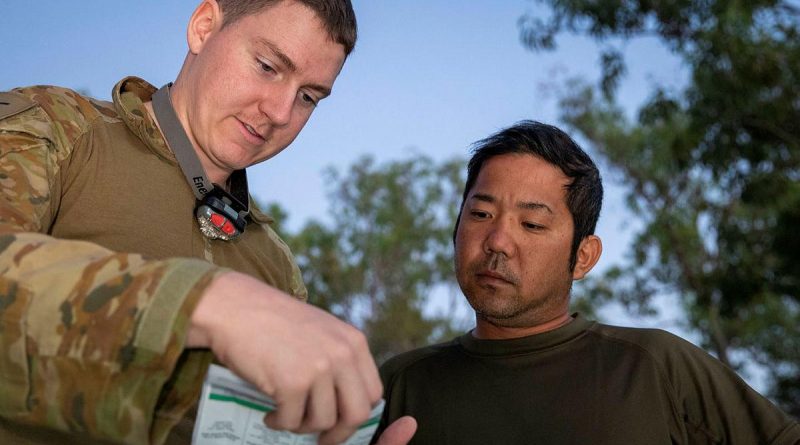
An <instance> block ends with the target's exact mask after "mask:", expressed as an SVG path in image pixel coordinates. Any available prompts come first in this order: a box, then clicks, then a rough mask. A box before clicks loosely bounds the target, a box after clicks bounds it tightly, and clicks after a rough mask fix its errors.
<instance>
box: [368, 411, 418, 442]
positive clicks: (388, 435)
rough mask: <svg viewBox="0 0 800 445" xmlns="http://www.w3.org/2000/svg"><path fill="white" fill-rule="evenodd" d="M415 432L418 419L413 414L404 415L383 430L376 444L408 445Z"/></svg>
mask: <svg viewBox="0 0 800 445" xmlns="http://www.w3.org/2000/svg"><path fill="white" fill-rule="evenodd" d="M415 432H417V421H416V420H414V418H413V417H411V416H403V417H401V418H399V419H397V420H395V421H394V422H392V424H391V425H389V426H388V427H387V428H386V429H385V430H384V431H383V434H381V437H379V438H378V441H377V442H375V445H407V444H408V442H409V441H411V438H412V437H414V433H415Z"/></svg>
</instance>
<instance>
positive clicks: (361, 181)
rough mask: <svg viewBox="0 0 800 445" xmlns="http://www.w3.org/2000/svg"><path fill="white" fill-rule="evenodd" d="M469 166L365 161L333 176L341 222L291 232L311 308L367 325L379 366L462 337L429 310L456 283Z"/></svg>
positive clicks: (333, 203)
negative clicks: (455, 242) (456, 227)
mask: <svg viewBox="0 0 800 445" xmlns="http://www.w3.org/2000/svg"><path fill="white" fill-rule="evenodd" d="M464 165H465V164H464V161H463V160H462V159H453V160H449V161H445V162H442V163H441V164H437V163H435V162H434V161H433V160H432V159H431V158H429V157H427V156H414V157H412V158H409V159H408V160H402V161H394V162H389V163H386V164H383V165H378V164H376V163H375V160H374V159H373V158H372V157H369V156H365V157H362V158H361V159H359V160H358V161H356V162H355V163H353V164H352V165H351V166H350V167H349V169H348V170H347V172H346V174H342V173H340V172H339V171H337V170H335V169H329V170H328V171H327V172H326V173H325V182H326V183H327V184H330V187H331V191H330V194H329V195H330V211H329V216H330V219H331V223H330V224H324V223H321V222H319V221H313V220H312V221H309V222H307V223H306V224H305V226H304V227H303V228H302V230H301V231H300V232H299V233H297V234H286V233H284V234H283V235H284V239H286V240H287V242H288V244H289V245H290V247H291V248H292V251H293V252H294V254H295V257H296V258H297V261H298V264H299V265H300V268H301V270H302V272H303V278H304V280H305V282H306V286H307V287H308V290H309V295H310V297H309V298H310V300H311V302H312V303H313V304H315V305H318V306H320V307H322V308H324V309H326V310H329V311H331V312H332V313H334V314H336V315H338V316H340V317H342V318H344V319H346V320H348V321H350V322H352V323H354V324H355V325H357V326H359V327H360V328H362V329H363V330H364V332H365V333H366V335H367V338H368V339H369V341H370V346H371V348H372V351H373V354H374V355H375V356H376V358H377V359H378V360H379V361H381V360H383V359H385V358H388V357H390V356H392V355H394V354H397V353H399V352H403V351H406V350H409V349H412V348H415V347H419V346H423V345H427V344H429V343H430V342H432V341H436V340H439V339H442V338H445V337H450V336H452V335H453V334H454V333H453V329H454V320H453V319H452V318H451V317H450V316H447V315H435V314H434V315H430V314H426V312H425V310H424V308H425V306H426V304H427V302H428V301H430V298H431V296H432V295H433V293H434V289H435V288H436V287H437V286H440V285H445V286H453V284H454V278H453V276H454V274H453V270H452V268H453V266H452V264H453V262H452V259H453V253H452V251H453V249H452V231H453V224H454V222H455V217H456V212H457V211H458V205H459V203H460V192H461V190H462V187H463V182H464V179H463V178H462V170H463V166H464ZM274 210H276V209H274V208H273V212H274ZM278 213H280V212H278Z"/></svg>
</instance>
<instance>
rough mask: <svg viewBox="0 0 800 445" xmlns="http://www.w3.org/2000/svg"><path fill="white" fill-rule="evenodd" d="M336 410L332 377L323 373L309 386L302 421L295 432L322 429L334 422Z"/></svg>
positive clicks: (332, 424) (309, 431)
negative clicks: (309, 389) (309, 390)
mask: <svg viewBox="0 0 800 445" xmlns="http://www.w3.org/2000/svg"><path fill="white" fill-rule="evenodd" d="M337 417H338V412H337V408H336V391H335V390H334V387H333V378H332V377H331V376H330V375H323V376H320V378H319V379H318V380H317V381H316V382H315V383H314V386H313V387H311V393H310V394H309V396H308V401H307V402H306V414H305V417H304V418H303V423H302V424H301V425H300V428H298V429H297V430H296V431H295V432H297V433H311V432H316V431H324V430H327V429H329V428H332V427H333V426H334V425H335V424H336V418H337Z"/></svg>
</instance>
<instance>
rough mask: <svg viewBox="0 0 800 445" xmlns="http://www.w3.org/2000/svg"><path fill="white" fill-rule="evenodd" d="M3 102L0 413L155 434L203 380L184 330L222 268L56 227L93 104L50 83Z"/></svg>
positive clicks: (107, 431) (63, 425) (51, 424)
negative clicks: (61, 232)
mask: <svg viewBox="0 0 800 445" xmlns="http://www.w3.org/2000/svg"><path fill="white" fill-rule="evenodd" d="M10 99H13V104H12V100H10ZM0 102H2V103H4V104H7V105H2V104H0V270H2V273H1V274H0V394H1V395H2V396H0V416H2V417H4V418H6V419H8V420H10V421H13V422H22V423H26V424H32V425H37V426H43V427H48V428H54V429H57V430H61V431H80V432H84V433H88V434H89V435H91V436H94V437H98V438H105V439H112V440H116V441H123V442H127V443H148V442H151V441H153V440H151V439H154V438H155V439H156V441H157V438H159V437H162V436H163V435H164V430H165V429H167V430H168V429H169V428H170V427H171V426H172V424H174V422H175V421H177V420H178V419H179V418H180V416H181V415H182V414H183V411H185V410H186V409H187V408H188V407H189V406H190V404H191V402H192V400H193V397H194V396H195V395H196V394H195V391H196V389H197V388H199V383H200V382H201V381H202V374H203V373H204V371H205V369H204V367H203V366H204V364H207V362H208V359H207V358H201V357H186V356H183V355H182V352H183V347H184V340H185V333H186V330H187V329H188V319H189V315H190V314H191V312H192V310H193V309H194V306H195V305H196V303H197V301H198V299H199V297H200V295H201V294H202V291H203V290H204V289H205V287H206V286H207V285H208V283H209V282H210V281H211V280H212V279H213V277H214V276H215V275H216V274H217V273H219V272H220V271H221V269H218V268H216V267H214V266H213V265H211V264H210V263H206V262H204V261H200V260H195V259H170V260H164V261H152V260H148V259H146V258H144V257H142V256H140V255H136V254H129V253H121V252H112V251H110V250H108V249H105V248H103V247H101V246H98V245H95V244H91V243H87V242H83V241H76V240H61V239H56V238H53V237H51V236H48V235H47V232H48V228H49V226H50V224H51V222H52V220H53V218H54V217H55V216H54V215H57V211H58V204H59V201H60V199H59V194H60V189H59V185H58V181H57V179H56V178H57V175H58V171H59V166H60V165H61V163H62V162H64V161H65V159H68V158H69V156H70V154H71V150H72V144H73V143H74V141H75V140H77V139H78V138H79V137H80V134H81V132H82V131H85V127H86V125H87V122H88V119H89V118H92V113H95V112H96V109H95V106H94V105H92V104H91V103H90V102H89V101H87V100H85V99H82V98H80V96H78V95H77V94H75V93H73V92H68V91H66V90H60V89H53V90H50V89H48V88H45V87H36V88H31V89H27V90H25V91H22V92H17V93H3V95H0ZM93 110H94V111H93ZM98 118H102V117H99V116H98ZM181 357H183V358H181ZM193 385H194V386H193ZM154 419H155V420H154Z"/></svg>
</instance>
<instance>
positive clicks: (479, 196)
mask: <svg viewBox="0 0 800 445" xmlns="http://www.w3.org/2000/svg"><path fill="white" fill-rule="evenodd" d="M471 199H475V200H477V201H482V202H488V203H494V202H495V201H496V199H495V197H494V196H492V195H487V194H485V193H476V194H474V195H472V198H471ZM517 208H518V209H525V210H546V211H547V213H551V214H552V213H553V209H551V208H550V207H549V206H548V205H547V204H545V203H543V202H536V201H520V202H517Z"/></svg>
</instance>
